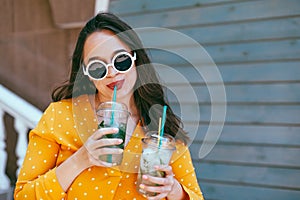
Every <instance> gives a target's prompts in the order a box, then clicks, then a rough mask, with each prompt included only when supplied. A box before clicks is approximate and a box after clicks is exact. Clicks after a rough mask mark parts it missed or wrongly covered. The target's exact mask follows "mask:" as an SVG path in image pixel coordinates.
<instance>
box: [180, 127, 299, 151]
mask: <svg viewBox="0 0 300 200" xmlns="http://www.w3.org/2000/svg"><path fill="white" fill-rule="evenodd" d="M184 127H185V130H187V131H188V132H189V135H190V137H191V140H192V141H193V142H195V143H196V145H197V144H199V143H200V144H201V143H202V141H203V140H204V137H205V135H206V134H207V129H208V125H203V124H201V125H200V126H199V125H186V126H184ZM212 128H213V129H215V128H214V126H212ZM218 143H220V144H226V143H227V144H236V145H238V144H239V145H255V146H256V145H266V146H290V147H300V127H293V126H288V127H284V126H251V125H226V124H225V126H224V127H223V129H222V132H221V135H220V137H219V139H218Z"/></svg>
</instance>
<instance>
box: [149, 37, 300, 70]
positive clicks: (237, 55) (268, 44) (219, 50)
mask: <svg viewBox="0 0 300 200" xmlns="http://www.w3.org/2000/svg"><path fill="white" fill-rule="evenodd" d="M162 45H163V43H162ZM157 48H161V49H160V50H151V58H152V60H153V61H154V62H155V63H160V64H165V65H168V66H176V65H180V66H182V65H187V64H188V62H190V63H193V64H194V63H196V64H199V67H205V66H206V65H207V63H208V61H207V58H209V57H211V58H212V59H213V61H214V62H215V63H216V64H217V65H219V64H220V63H240V62H262V61H273V62H274V61H282V60H284V61H287V60H295V59H297V60H299V55H300V39H292V40H278V41H261V42H251V43H238V44H221V45H210V46H205V47H203V48H204V49H203V48H202V47H201V46H199V45H198V44H195V45H194V46H189V47H187V46H181V47H177V48H167V47H164V46H160V47H157ZM205 52H207V53H208V55H206V54H204V53H205Z"/></svg>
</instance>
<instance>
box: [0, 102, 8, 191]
mask: <svg viewBox="0 0 300 200" xmlns="http://www.w3.org/2000/svg"><path fill="white" fill-rule="evenodd" d="M6 161H7V152H6V144H5V128H4V111H3V110H2V108H1V107H0V189H1V190H7V189H9V187H10V181H9V178H8V177H7V175H6V173H5V168H6Z"/></svg>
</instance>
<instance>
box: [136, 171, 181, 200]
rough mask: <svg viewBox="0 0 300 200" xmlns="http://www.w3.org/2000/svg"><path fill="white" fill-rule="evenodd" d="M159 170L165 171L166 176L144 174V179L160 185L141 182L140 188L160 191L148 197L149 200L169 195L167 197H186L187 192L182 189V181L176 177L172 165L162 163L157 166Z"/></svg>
mask: <svg viewBox="0 0 300 200" xmlns="http://www.w3.org/2000/svg"><path fill="white" fill-rule="evenodd" d="M155 169H156V170H158V171H163V172H165V174H166V176H165V177H164V178H160V177H154V176H150V175H143V177H142V178H143V179H144V180H145V181H146V182H148V181H149V182H152V183H154V184H157V185H158V186H149V185H145V184H141V185H140V188H142V189H143V190H145V191H148V192H154V193H158V194H157V195H156V196H154V197H148V200H159V199H163V198H165V197H167V199H172V200H176V199H184V197H185V195H186V193H185V191H184V190H183V189H182V187H181V185H180V183H179V182H178V181H177V180H176V179H175V178H174V174H173V171H172V167H171V166H167V165H160V166H156V167H155Z"/></svg>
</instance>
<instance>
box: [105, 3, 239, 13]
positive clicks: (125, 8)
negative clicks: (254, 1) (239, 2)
mask: <svg viewBox="0 0 300 200" xmlns="http://www.w3.org/2000/svg"><path fill="white" fill-rule="evenodd" d="M228 2H234V0H185V1H174V0H164V1H156V2H155V1H153V0H129V1H126V0H125V1H124V0H122V1H120V0H117V1H116V0H114V1H111V2H110V5H109V10H110V11H111V12H113V13H118V15H130V14H132V13H140V12H143V13H145V12H157V11H165V10H169V9H173V10H174V9H186V8H189V7H202V6H209V5H212V4H216V3H219V4H222V3H228Z"/></svg>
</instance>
